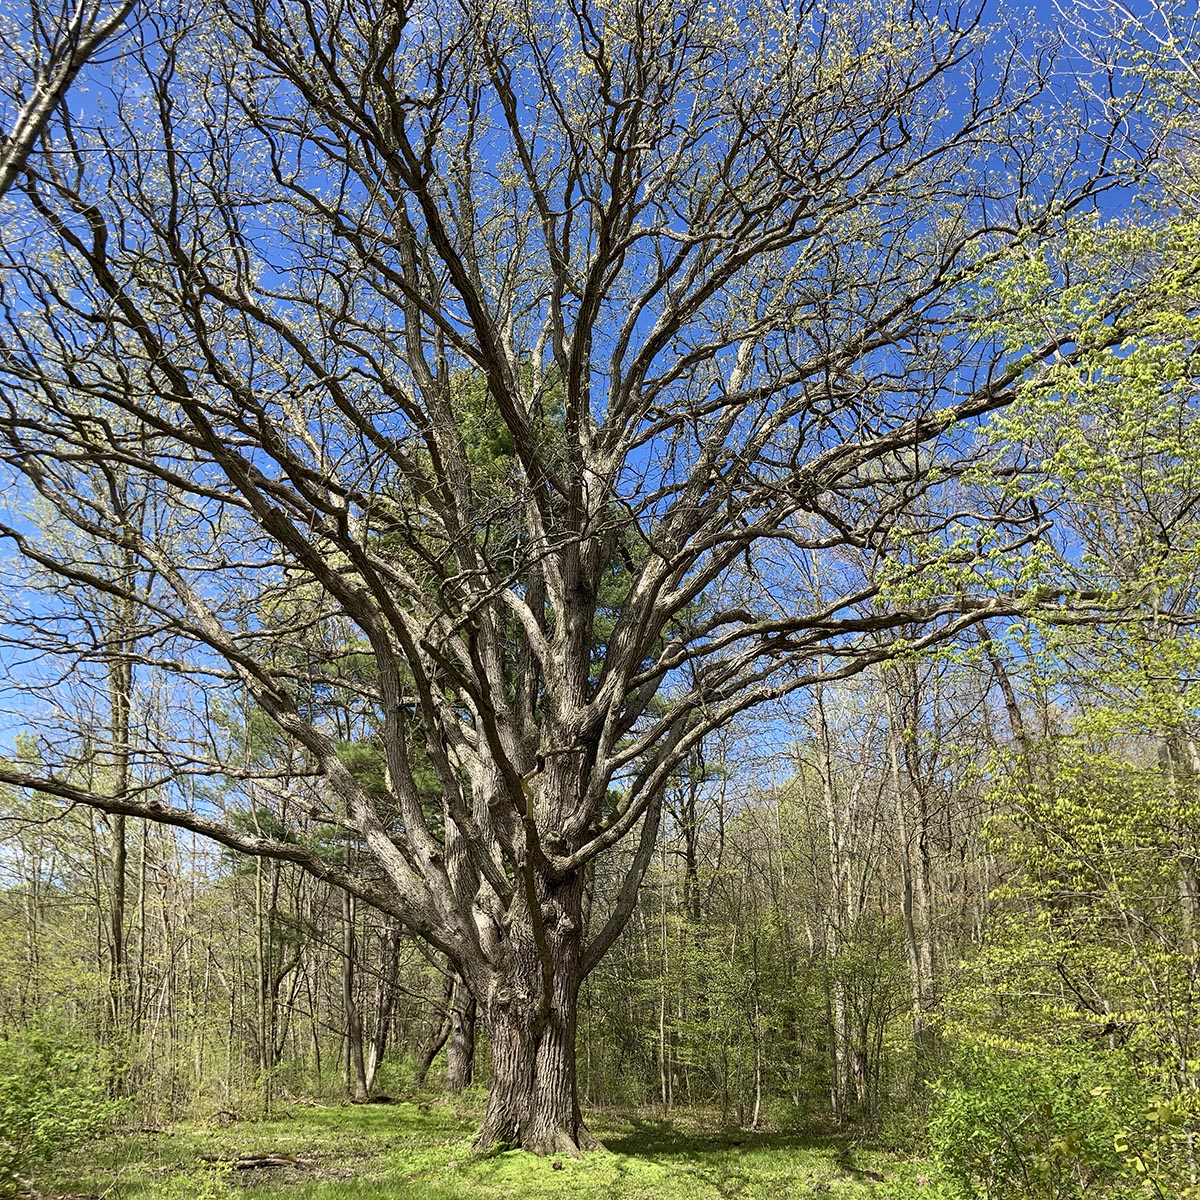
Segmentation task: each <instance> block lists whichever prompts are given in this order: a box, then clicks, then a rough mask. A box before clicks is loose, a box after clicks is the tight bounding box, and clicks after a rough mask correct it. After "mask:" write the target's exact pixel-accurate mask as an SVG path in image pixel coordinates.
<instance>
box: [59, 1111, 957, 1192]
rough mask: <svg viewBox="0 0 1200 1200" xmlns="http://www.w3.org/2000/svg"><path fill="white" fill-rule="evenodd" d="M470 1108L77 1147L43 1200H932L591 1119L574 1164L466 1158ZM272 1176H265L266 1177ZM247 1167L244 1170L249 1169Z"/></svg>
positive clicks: (741, 1148) (919, 1187)
mask: <svg viewBox="0 0 1200 1200" xmlns="http://www.w3.org/2000/svg"><path fill="white" fill-rule="evenodd" d="M479 1116H480V1109H479V1107H477V1106H475V1105H472V1104H471V1103H469V1102H464V1103H460V1104H450V1103H445V1102H432V1103H422V1104H417V1103H398V1104H388V1105H371V1106H363V1107H341V1108H318V1107H302V1106H297V1107H295V1108H292V1109H290V1110H288V1111H287V1112H285V1113H281V1114H280V1115H278V1116H276V1117H273V1118H270V1119H265V1120H237V1121H228V1119H226V1123H224V1124H218V1123H212V1124H201V1123H196V1124H180V1125H178V1126H175V1127H173V1128H172V1129H170V1130H163V1131H161V1132H150V1133H147V1132H142V1133H136V1134H130V1135H128V1136H125V1137H122V1138H120V1139H115V1140H112V1141H106V1142H101V1143H97V1144H94V1145H92V1146H88V1147H80V1148H79V1150H78V1152H77V1153H76V1154H75V1155H74V1156H72V1158H71V1159H69V1160H64V1161H62V1162H60V1164H59V1166H58V1169H57V1171H56V1173H55V1175H54V1177H53V1178H52V1179H50V1180H47V1184H48V1185H49V1186H48V1187H46V1188H44V1189H43V1190H42V1191H41V1192H39V1193H38V1195H39V1197H45V1198H46V1200H51V1198H53V1200H99V1198H103V1200H243V1198H244V1200H509V1198H510V1197H512V1198H521V1200H523V1198H525V1197H528V1198H529V1200H559V1198H567V1197H569V1198H570V1200H710V1198H711V1200H717V1198H721V1200H727V1198H731V1197H737V1198H738V1200H785V1198H786V1200H808V1198H809V1197H818V1196H819V1197H830V1198H838V1200H859V1198H861V1200H867V1198H871V1200H902V1198H903V1200H907V1198H910V1197H911V1198H912V1200H933V1198H934V1197H937V1196H940V1195H941V1194H942V1193H941V1191H940V1189H939V1188H938V1187H937V1185H936V1183H935V1182H934V1180H933V1179H932V1178H931V1176H932V1175H933V1174H934V1172H933V1171H932V1169H931V1168H930V1167H929V1166H928V1164H923V1163H921V1162H917V1161H912V1160H907V1159H904V1158H902V1157H900V1156H897V1155H895V1154H889V1153H887V1152H886V1151H883V1150H879V1149H871V1148H870V1147H869V1146H866V1145H862V1144H853V1143H849V1142H847V1141H846V1139H844V1138H837V1137H832V1136H828V1135H821V1134H813V1135H805V1134H799V1133H782V1132H774V1133H751V1132H745V1131H741V1130H721V1129H719V1128H705V1126H704V1123H703V1122H702V1121H701V1120H700V1119H699V1118H697V1117H690V1118H688V1117H680V1118H678V1119H675V1120H672V1121H670V1122H668V1121H664V1120H661V1119H659V1118H658V1117H657V1116H655V1115H653V1114H645V1115H643V1116H633V1117H631V1116H628V1115H624V1116H622V1115H618V1114H615V1113H599V1114H593V1115H592V1117H591V1118H590V1122H589V1123H590V1125H591V1128H592V1129H593V1130H594V1131H595V1132H596V1133H597V1134H599V1136H600V1137H601V1138H602V1139H603V1140H604V1143H605V1146H606V1148H607V1149H606V1150H605V1151H597V1152H593V1153H590V1154H587V1155H585V1156H584V1157H582V1158H580V1159H570V1158H546V1159H540V1158H535V1157H534V1156H532V1155H529V1154H525V1153H522V1152H520V1151H515V1152H506V1153H497V1154H493V1155H491V1156H490V1157H487V1158H482V1159H478V1158H474V1157H472V1154H471V1135H472V1131H473V1129H474V1127H475V1126H476V1124H477V1123H478V1120H479ZM272 1163H273V1164H274V1165H269V1164H272ZM251 1164H253V1165H251Z"/></svg>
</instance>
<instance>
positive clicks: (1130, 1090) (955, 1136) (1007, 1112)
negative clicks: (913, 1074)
mask: <svg viewBox="0 0 1200 1200" xmlns="http://www.w3.org/2000/svg"><path fill="white" fill-rule="evenodd" d="M935 1091H936V1096H937V1105H936V1107H937V1110H938V1115H937V1116H936V1117H935V1118H934V1120H933V1122H932V1123H931V1124H930V1138H931V1141H932V1144H933V1146H934V1148H935V1150H936V1151H937V1153H938V1155H939V1157H940V1158H941V1160H942V1163H943V1164H944V1167H945V1170H946V1174H947V1176H948V1177H949V1179H950V1180H951V1184H952V1186H953V1187H954V1188H955V1189H956V1194H957V1195H958V1196H961V1197H964V1198H966V1197H985V1198H986V1200H1085V1198H1094V1197H1098V1196H1101V1195H1107V1194H1114V1195H1115V1194H1122V1193H1120V1192H1113V1191H1111V1189H1112V1188H1114V1187H1116V1185H1117V1182H1118V1181H1119V1180H1120V1179H1121V1178H1122V1177H1123V1176H1124V1175H1125V1174H1126V1172H1125V1165H1124V1162H1123V1160H1122V1157H1121V1155H1120V1153H1119V1152H1118V1151H1117V1150H1116V1149H1115V1148H1114V1139H1115V1138H1116V1136H1117V1135H1118V1134H1119V1133H1120V1131H1121V1129H1122V1128H1123V1121H1122V1117H1123V1116H1126V1115H1128V1114H1129V1113H1132V1111H1133V1110H1134V1109H1135V1108H1136V1104H1137V1101H1138V1099H1140V1097H1139V1095H1138V1084H1137V1081H1136V1080H1135V1079H1134V1078H1133V1077H1132V1075H1131V1073H1130V1072H1128V1070H1124V1071H1122V1070H1121V1069H1120V1067H1119V1066H1118V1065H1117V1064H1115V1063H1114V1062H1113V1061H1112V1059H1110V1058H1108V1057H1106V1056H1105V1057H1102V1056H1097V1055H1095V1054H1094V1053H1092V1052H1090V1051H1089V1050H1088V1049H1086V1048H1084V1047H1082V1046H1041V1047H1038V1048H1035V1047H1033V1046H1030V1045H1021V1044H1017V1043H1005V1042H1003V1041H1001V1040H1000V1039H991V1038H984V1037H979V1036H973V1037H967V1038H964V1039H963V1041H962V1042H961V1044H960V1045H959V1046H958V1048H957V1053H956V1054H955V1056H954V1059H953V1062H952V1065H951V1067H950V1069H949V1071H948V1072H947V1074H946V1075H944V1076H943V1078H942V1079H941V1081H940V1082H939V1083H938V1084H937V1085H936V1089H935Z"/></svg>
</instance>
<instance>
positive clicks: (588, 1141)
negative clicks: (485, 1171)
mask: <svg viewBox="0 0 1200 1200" xmlns="http://www.w3.org/2000/svg"><path fill="white" fill-rule="evenodd" d="M537 891H538V895H539V896H540V897H541V904H540V910H541V914H542V921H543V926H542V929H541V930H540V931H539V930H536V929H535V928H534V923H533V922H532V921H531V920H530V918H529V915H528V913H527V912H526V913H521V914H519V915H517V916H516V917H514V919H513V921H512V924H511V925H510V927H509V931H508V937H507V939H506V942H507V945H506V946H505V948H504V961H501V962H500V963H498V964H497V966H496V968H495V969H494V970H493V971H492V972H490V973H489V978H488V979H487V981H486V986H484V987H477V989H476V990H477V992H478V993H479V997H478V999H479V1015H480V1018H481V1019H482V1021H483V1023H484V1026H485V1028H486V1029H487V1032H488V1037H489V1039H490V1041H491V1049H492V1078H491V1091H490V1094H489V1096H488V1104H487V1111H486V1113H485V1115H484V1119H483V1125H482V1127H481V1128H480V1130H479V1133H478V1135H477V1136H476V1139H475V1145H476V1147H477V1148H478V1149H479V1150H486V1149H488V1148H490V1147H492V1146H495V1145H506V1146H520V1147H521V1148H522V1149H525V1150H531V1151H533V1152H534V1153H535V1154H570V1155H575V1154H577V1153H579V1151H580V1150H584V1149H589V1148H593V1147H595V1146H597V1145H598V1143H597V1142H596V1140H595V1139H594V1138H593V1137H592V1136H591V1135H590V1134H589V1133H588V1132H587V1130H586V1128H585V1127H584V1124H583V1118H582V1115H581V1113H580V1110H579V1100H578V1096H577V1090H576V1076H575V1030H576V1021H577V1016H578V1005H579V988H580V984H581V983H582V981H583V973H582V969H581V968H582V964H581V944H582V928H581V925H582V920H581V899H582V895H583V879H582V873H579V872H577V873H575V874H574V875H573V876H570V877H568V878H567V879H566V880H551V879H546V878H543V879H541V880H539V886H538V889H537ZM539 932H540V933H541V937H540V938H539ZM539 940H541V941H542V943H543V944H542V945H541V946H540V947H539V945H538V942H539ZM547 984H548V989H547V986H546V985H547Z"/></svg>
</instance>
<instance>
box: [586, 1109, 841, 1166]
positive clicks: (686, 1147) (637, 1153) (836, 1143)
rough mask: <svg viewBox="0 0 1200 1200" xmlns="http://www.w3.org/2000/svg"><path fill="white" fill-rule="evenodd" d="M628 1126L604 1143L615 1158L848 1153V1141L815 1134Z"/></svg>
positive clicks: (644, 1123) (658, 1123) (640, 1121)
mask: <svg viewBox="0 0 1200 1200" xmlns="http://www.w3.org/2000/svg"><path fill="white" fill-rule="evenodd" d="M628 1124H629V1126H630V1128H629V1130H628V1131H627V1132H620V1133H617V1134H613V1133H609V1134H607V1135H606V1136H605V1137H604V1138H603V1141H604V1145H605V1147H606V1148H607V1149H609V1150H611V1151H612V1152H613V1153H614V1154H629V1155H632V1156H634V1157H636V1158H653V1157H657V1156H662V1157H668V1158H669V1157H674V1156H680V1157H685V1158H702V1157H704V1156H706V1155H719V1154H731V1153H734V1152H739V1153H745V1152H757V1151H768V1152H769V1151H778V1152H780V1153H795V1152H796V1151H808V1152H811V1153H818V1154H823V1155H827V1156H829V1157H831V1158H835V1159H836V1158H837V1157H839V1156H840V1155H841V1154H844V1153H845V1149H846V1146H847V1144H848V1141H849V1139H848V1138H847V1137H845V1136H842V1135H837V1134H827V1133H818V1132H813V1131H794V1130H793V1131H787V1130H785V1131H771V1132H767V1131H753V1130H745V1129H736V1128H735V1129H717V1130H705V1131H701V1130H683V1129H679V1128H677V1127H676V1126H674V1125H672V1124H671V1122H670V1121H667V1120H663V1119H661V1118H659V1119H645V1118H640V1117H634V1118H632V1119H631V1120H629V1121H628Z"/></svg>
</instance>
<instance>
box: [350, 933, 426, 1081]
mask: <svg viewBox="0 0 1200 1200" xmlns="http://www.w3.org/2000/svg"><path fill="white" fill-rule="evenodd" d="M381 950H382V955H383V965H382V968H381V970H380V974H379V984H378V986H377V987H376V989H375V1021H374V1024H373V1025H372V1027H371V1037H370V1044H369V1045H368V1047H367V1066H366V1088H367V1094H368V1095H369V1094H370V1092H371V1089H372V1088H373V1087H374V1086H375V1075H376V1072H378V1070H379V1064H380V1063H381V1062H382V1061H383V1054H384V1051H385V1050H386V1049H387V1044H388V1034H389V1031H390V1030H391V1025H392V1011H393V1010H394V1009H395V1007H396V977H397V975H398V974H399V970H400V927H399V926H398V925H397V924H396V923H395V922H394V921H389V922H388V923H387V924H386V925H385V926H384V930H383V937H382V938H381ZM434 1053H435V1054H436V1053H437V1051H436V1050H435V1051H434ZM431 1061H432V1060H431ZM425 1069H426V1070H427V1071H428V1069H429V1068H428V1067H426V1068H425ZM423 1081H424V1076H422V1077H421V1079H420V1080H418V1082H423Z"/></svg>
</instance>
